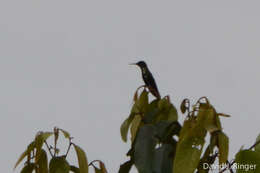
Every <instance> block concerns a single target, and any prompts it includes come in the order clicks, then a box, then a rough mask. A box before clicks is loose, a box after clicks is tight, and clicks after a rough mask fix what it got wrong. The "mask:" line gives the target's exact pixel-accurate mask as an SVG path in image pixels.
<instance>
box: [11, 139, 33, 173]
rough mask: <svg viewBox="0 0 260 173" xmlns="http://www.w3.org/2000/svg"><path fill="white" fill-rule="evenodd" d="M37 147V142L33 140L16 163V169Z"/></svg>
mask: <svg viewBox="0 0 260 173" xmlns="http://www.w3.org/2000/svg"><path fill="white" fill-rule="evenodd" d="M34 148H35V142H34V141H33V142H31V143H30V144H29V145H28V147H27V149H26V150H25V151H24V152H23V153H22V154H21V156H20V157H19V159H18V160H17V162H16V163H15V166H14V169H15V168H16V167H17V166H18V165H19V163H20V162H21V161H22V160H23V159H24V158H25V157H26V156H27V155H28V154H30V153H31V151H32V150H33V149H34Z"/></svg>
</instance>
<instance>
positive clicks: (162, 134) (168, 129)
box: [155, 121, 181, 143]
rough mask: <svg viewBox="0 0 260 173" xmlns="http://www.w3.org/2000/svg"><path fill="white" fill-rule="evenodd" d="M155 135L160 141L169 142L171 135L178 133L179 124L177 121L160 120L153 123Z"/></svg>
mask: <svg viewBox="0 0 260 173" xmlns="http://www.w3.org/2000/svg"><path fill="white" fill-rule="evenodd" d="M155 128H156V137H157V138H158V139H159V141H160V142H163V143H170V142H171V140H172V136H174V135H179V133H180V130H181V125H180V124H179V123H178V122H176V121H175V122H172V123H171V122H168V121H160V122H158V123H156V124H155Z"/></svg>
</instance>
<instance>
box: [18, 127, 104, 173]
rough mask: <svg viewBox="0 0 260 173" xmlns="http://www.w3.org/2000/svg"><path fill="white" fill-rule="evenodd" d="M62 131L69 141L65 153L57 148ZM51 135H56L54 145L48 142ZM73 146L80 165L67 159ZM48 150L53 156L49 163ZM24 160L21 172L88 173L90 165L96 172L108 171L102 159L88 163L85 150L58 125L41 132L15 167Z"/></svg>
mask: <svg viewBox="0 0 260 173" xmlns="http://www.w3.org/2000/svg"><path fill="white" fill-rule="evenodd" d="M60 132H61V133H62V134H63V135H64V137H65V138H66V139H67V140H68V143H69V145H68V148H67V151H66V153H65V154H59V149H58V148H57V142H58V139H59V134H60ZM51 136H54V146H51V145H49V144H48V138H49V137H51ZM71 146H73V147H74V149H75V152H76V156H77V160H78V166H74V165H70V163H69V161H68V160H67V155H68V153H69V152H70V150H71ZM46 151H47V152H49V155H50V156H51V159H50V161H49V163H48V154H47V152H46ZM23 160H25V164H24V167H23V168H22V170H21V173H32V172H35V173H69V172H74V173H88V172H89V166H92V167H93V168H94V171H95V173H107V170H106V168H105V165H104V163H103V162H102V161H100V160H95V161H92V162H91V163H90V164H88V160H87V156H86V154H85V152H84V150H83V149H82V148H81V147H79V146H78V145H76V144H74V143H73V142H72V137H71V136H70V134H69V133H68V132H67V131H65V130H63V129H60V128H56V127H55V128H54V130H53V132H39V133H38V134H37V135H36V137H35V139H34V140H33V141H32V142H31V143H30V144H29V145H28V147H27V149H26V150H25V151H24V152H23V153H22V154H21V156H20V157H19V159H18V161H17V162H16V164H15V167H14V168H16V167H17V166H18V165H19V164H20V163H21V162H22V161H23ZM95 162H98V163H99V167H98V166H96V165H95V164H94V163H95Z"/></svg>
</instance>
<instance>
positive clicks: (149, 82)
mask: <svg viewBox="0 0 260 173" xmlns="http://www.w3.org/2000/svg"><path fill="white" fill-rule="evenodd" d="M130 65H137V66H138V67H140V69H141V71H142V77H143V80H144V83H145V85H146V87H147V88H148V89H149V91H150V92H151V93H152V94H153V95H154V96H155V97H156V98H157V99H161V95H160V93H159V90H158V88H157V85H156V83H155V80H154V78H153V75H152V73H151V72H150V71H149V69H148V67H147V65H146V63H145V62H144V61H139V62H137V63H132V64H130Z"/></svg>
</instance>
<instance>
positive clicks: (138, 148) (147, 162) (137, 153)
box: [134, 125, 156, 173]
mask: <svg viewBox="0 0 260 173" xmlns="http://www.w3.org/2000/svg"><path fill="white" fill-rule="evenodd" d="M155 145H156V140H155V128H154V127H153V126H152V125H144V126H142V127H140V129H139V131H138V133H137V136H136V141H135V145H134V164H135V166H136V167H137V169H138V171H139V172H141V173H151V172H152V164H153V156H154V150H155Z"/></svg>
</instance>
